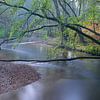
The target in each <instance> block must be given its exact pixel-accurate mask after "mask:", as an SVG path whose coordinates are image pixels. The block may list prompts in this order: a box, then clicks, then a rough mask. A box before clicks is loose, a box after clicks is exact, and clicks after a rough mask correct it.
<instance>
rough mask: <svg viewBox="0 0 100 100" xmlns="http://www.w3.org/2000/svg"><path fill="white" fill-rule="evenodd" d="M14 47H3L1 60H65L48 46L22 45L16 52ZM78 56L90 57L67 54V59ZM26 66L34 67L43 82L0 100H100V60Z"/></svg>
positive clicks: (74, 53) (59, 51)
mask: <svg viewBox="0 0 100 100" xmlns="http://www.w3.org/2000/svg"><path fill="white" fill-rule="evenodd" d="M11 47H12V45H7V46H6V45H5V46H3V48H4V50H1V51H0V59H53V58H63V52H61V50H56V49H52V48H51V47H50V46H47V45H41V44H39V45H35V44H21V45H19V46H18V47H16V49H13V48H12V49H11ZM76 56H88V55H87V54H83V53H79V52H72V51H67V57H69V58H70V57H76ZM17 63H18V62H17ZM19 63H25V62H19ZM26 64H29V65H31V66H32V67H34V68H35V69H36V70H37V71H38V72H39V73H40V74H41V79H40V80H39V81H37V82H35V83H32V84H29V85H27V86H25V87H22V88H20V89H18V90H15V91H12V92H9V93H5V94H2V95H0V100H100V67H99V66H100V60H93V59H92V60H91V59H90V60H75V61H70V62H67V61H66V62H53V63H34V62H31V63H26Z"/></svg>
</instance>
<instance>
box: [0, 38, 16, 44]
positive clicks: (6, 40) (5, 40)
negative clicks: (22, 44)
mask: <svg viewBox="0 0 100 100" xmlns="http://www.w3.org/2000/svg"><path fill="white" fill-rule="evenodd" d="M15 39H17V38H10V39H4V40H3V41H2V42H1V43H0V46H1V45H2V44H4V43H5V42H8V41H11V40H15Z"/></svg>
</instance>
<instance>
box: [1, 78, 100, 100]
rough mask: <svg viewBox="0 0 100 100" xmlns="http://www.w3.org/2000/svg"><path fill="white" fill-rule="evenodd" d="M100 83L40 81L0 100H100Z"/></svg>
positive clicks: (5, 95) (63, 80)
mask: <svg viewBox="0 0 100 100" xmlns="http://www.w3.org/2000/svg"><path fill="white" fill-rule="evenodd" d="M99 82H100V81H94V80H68V79H59V80H56V81H52V82H51V80H47V82H46V81H43V80H40V81H38V82H35V83H33V84H31V85H28V86H26V87H24V88H21V89H19V91H16V92H12V93H8V94H3V95H1V96H0V100H100V84H99Z"/></svg>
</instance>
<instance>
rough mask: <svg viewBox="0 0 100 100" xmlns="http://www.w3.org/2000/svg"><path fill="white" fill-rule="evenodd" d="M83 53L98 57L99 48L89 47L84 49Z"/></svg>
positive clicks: (99, 53) (95, 46)
mask: <svg viewBox="0 0 100 100" xmlns="http://www.w3.org/2000/svg"><path fill="white" fill-rule="evenodd" d="M85 51H86V52H88V53H91V54H94V55H100V46H97V45H89V46H87V47H86V49H85Z"/></svg>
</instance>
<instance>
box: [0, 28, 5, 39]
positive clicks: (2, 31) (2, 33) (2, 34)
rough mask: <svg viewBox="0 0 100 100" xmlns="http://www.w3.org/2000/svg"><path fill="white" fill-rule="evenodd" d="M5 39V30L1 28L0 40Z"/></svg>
mask: <svg viewBox="0 0 100 100" xmlns="http://www.w3.org/2000/svg"><path fill="white" fill-rule="evenodd" d="M2 37H4V29H3V28H2V27H0V38H2Z"/></svg>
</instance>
